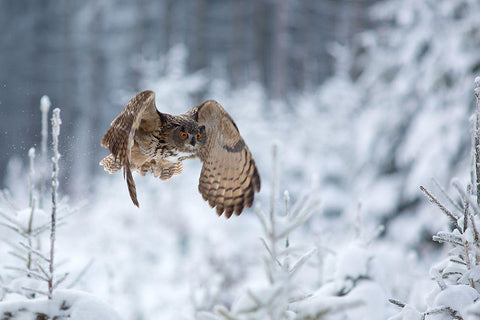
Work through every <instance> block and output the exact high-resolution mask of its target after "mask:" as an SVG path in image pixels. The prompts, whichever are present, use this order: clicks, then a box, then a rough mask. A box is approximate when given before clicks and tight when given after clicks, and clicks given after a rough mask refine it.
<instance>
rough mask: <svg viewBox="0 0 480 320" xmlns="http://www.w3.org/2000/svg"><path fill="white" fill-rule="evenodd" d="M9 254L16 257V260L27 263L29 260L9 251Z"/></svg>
mask: <svg viewBox="0 0 480 320" xmlns="http://www.w3.org/2000/svg"><path fill="white" fill-rule="evenodd" d="M7 253H8V254H9V255H11V256H12V257H15V258H17V259H19V260H20V261H23V262H27V258H25V257H24V256H21V255H19V254H18V253H16V252H15V251H8V252H7Z"/></svg>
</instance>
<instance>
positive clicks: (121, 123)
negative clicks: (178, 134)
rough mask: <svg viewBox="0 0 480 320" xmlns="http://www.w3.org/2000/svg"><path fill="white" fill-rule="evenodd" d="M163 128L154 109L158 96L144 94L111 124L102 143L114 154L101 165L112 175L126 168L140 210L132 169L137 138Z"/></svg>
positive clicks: (138, 95)
mask: <svg viewBox="0 0 480 320" xmlns="http://www.w3.org/2000/svg"><path fill="white" fill-rule="evenodd" d="M160 125H161V118H160V113H159V112H158V111H157V108H156V107H155V93H154V92H153V91H143V92H140V93H139V94H137V95H136V96H135V97H133V98H132V99H131V100H130V101H129V102H128V103H127V105H126V106H125V109H123V111H122V112H121V113H120V115H118V117H116V118H115V120H113V121H112V123H111V125H110V128H109V129H108V131H107V133H106V134H105V136H104V137H103V139H102V142H101V145H102V146H103V147H106V148H108V149H109V150H110V152H111V153H112V154H111V155H109V156H107V157H106V158H105V159H103V160H102V161H101V162H100V164H101V165H104V166H105V170H107V171H109V172H115V171H117V170H119V169H120V168H121V167H122V166H123V175H124V177H125V178H126V180H127V185H128V192H129V194H130V198H131V199H132V201H133V203H134V204H135V205H136V206H137V207H138V206H139V204H138V200H137V191H136V187H135V181H134V180H133V176H132V171H131V168H130V164H131V160H132V158H131V154H132V148H133V145H134V142H135V140H134V137H135V134H136V133H137V131H142V132H151V131H153V130H155V128H157V127H158V126H160Z"/></svg>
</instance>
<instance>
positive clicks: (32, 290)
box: [22, 287, 48, 296]
mask: <svg viewBox="0 0 480 320" xmlns="http://www.w3.org/2000/svg"><path fill="white" fill-rule="evenodd" d="M22 289H23V290H26V291H30V292H33V293H38V294H41V295H43V296H48V292H45V291H42V290H37V289H32V288H27V287H22Z"/></svg>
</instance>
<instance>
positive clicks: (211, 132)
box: [191, 100, 260, 218]
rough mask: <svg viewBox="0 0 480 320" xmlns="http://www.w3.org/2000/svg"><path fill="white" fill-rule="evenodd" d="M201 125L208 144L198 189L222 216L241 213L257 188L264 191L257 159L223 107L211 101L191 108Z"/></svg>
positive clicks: (202, 150)
mask: <svg viewBox="0 0 480 320" xmlns="http://www.w3.org/2000/svg"><path fill="white" fill-rule="evenodd" d="M191 113H192V116H193V117H194V119H195V120H197V121H198V123H199V124H200V125H205V129H206V139H207V140H206V143H205V144H204V145H203V147H201V148H200V149H199V151H198V157H199V158H200V160H201V161H202V162H203V167H202V172H201V173H200V179H199V185H198V191H200V193H201V194H202V197H203V199H204V200H205V201H208V203H209V204H210V206H211V207H212V208H213V207H216V210H217V214H218V215H219V216H220V215H222V213H223V212H225V216H226V217H227V218H230V216H231V215H232V213H233V212H235V214H236V215H240V213H242V210H243V208H244V207H248V208H249V207H251V206H252V203H253V199H254V194H255V191H256V192H258V191H260V176H259V174H258V170H257V167H256V165H255V161H254V159H253V156H252V154H251V153H250V150H249V149H248V147H247V145H246V144H245V141H244V140H243V138H242V137H241V135H240V132H239V131H238V128H237V126H236V124H235V122H233V120H232V118H231V117H230V115H229V114H228V113H227V112H226V111H225V110H224V109H223V108H222V106H221V105H220V104H219V103H218V102H216V101H213V100H208V101H206V102H204V103H203V104H201V105H199V106H197V107H195V108H193V109H192V110H191Z"/></svg>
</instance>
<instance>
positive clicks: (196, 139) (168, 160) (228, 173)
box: [100, 91, 260, 218]
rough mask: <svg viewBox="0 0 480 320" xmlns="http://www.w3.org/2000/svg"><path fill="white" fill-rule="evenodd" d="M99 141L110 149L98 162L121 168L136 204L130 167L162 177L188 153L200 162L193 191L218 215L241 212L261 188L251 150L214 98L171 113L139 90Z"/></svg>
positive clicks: (176, 171) (111, 169)
mask: <svg viewBox="0 0 480 320" xmlns="http://www.w3.org/2000/svg"><path fill="white" fill-rule="evenodd" d="M101 145H102V146H103V147H106V148H108V149H109V150H110V152H111V153H110V154H109V155H108V156H107V157H105V158H104V159H103V160H102V161H101V162H100V165H102V166H104V169H105V171H107V172H109V173H115V172H117V171H118V170H120V169H121V168H123V175H124V178H125V179H126V181H127V186H128V191H129V194H130V198H131V199H132V202H133V203H134V204H135V205H136V206H137V207H138V206H139V203H138V200H137V192H136V187H135V181H134V180H133V175H132V171H136V172H138V173H139V174H141V175H142V176H144V175H145V174H147V173H151V174H153V175H154V176H155V177H159V178H160V179H162V180H167V179H170V178H171V177H172V176H173V175H177V174H180V173H181V172H182V161H184V160H186V159H193V158H199V159H200V161H201V162H202V163H203V166H202V171H201V173H200V179H199V184H198V191H199V192H200V194H201V195H202V197H203V199H204V200H205V201H208V203H209V204H210V206H211V207H212V208H216V212H217V214H218V215H219V216H221V215H222V214H223V213H225V216H226V217H227V218H230V216H231V215H232V213H235V214H236V215H240V214H241V213H242V210H243V208H244V207H251V206H252V203H253V199H254V196H255V192H259V191H260V175H259V173H258V170H257V167H256V165H255V160H254V159H253V156H252V154H251V152H250V150H249V149H248V147H247V145H246V144H245V141H244V140H243V138H242V136H241V135H240V132H239V131H238V128H237V125H236V124H235V122H234V121H233V119H232V118H231V117H230V115H229V114H228V113H227V112H226V111H225V110H224V109H223V108H222V106H221V105H220V104H219V103H218V102H216V101H214V100H208V101H205V102H203V103H202V104H200V105H198V106H196V107H194V108H192V109H190V110H189V111H187V112H186V113H184V114H181V115H178V116H174V115H170V114H166V113H162V112H160V111H158V110H157V108H156V106H155V93H154V92H153V91H143V92H141V93H139V94H137V95H136V96H135V97H133V98H132V99H131V100H130V101H129V102H128V104H127V105H126V106H125V108H124V110H123V111H122V112H121V113H120V115H119V116H118V117H116V118H115V120H113V122H112V124H111V126H110V128H109V129H108V131H107V133H106V134H105V136H104V137H103V139H102V141H101Z"/></svg>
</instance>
